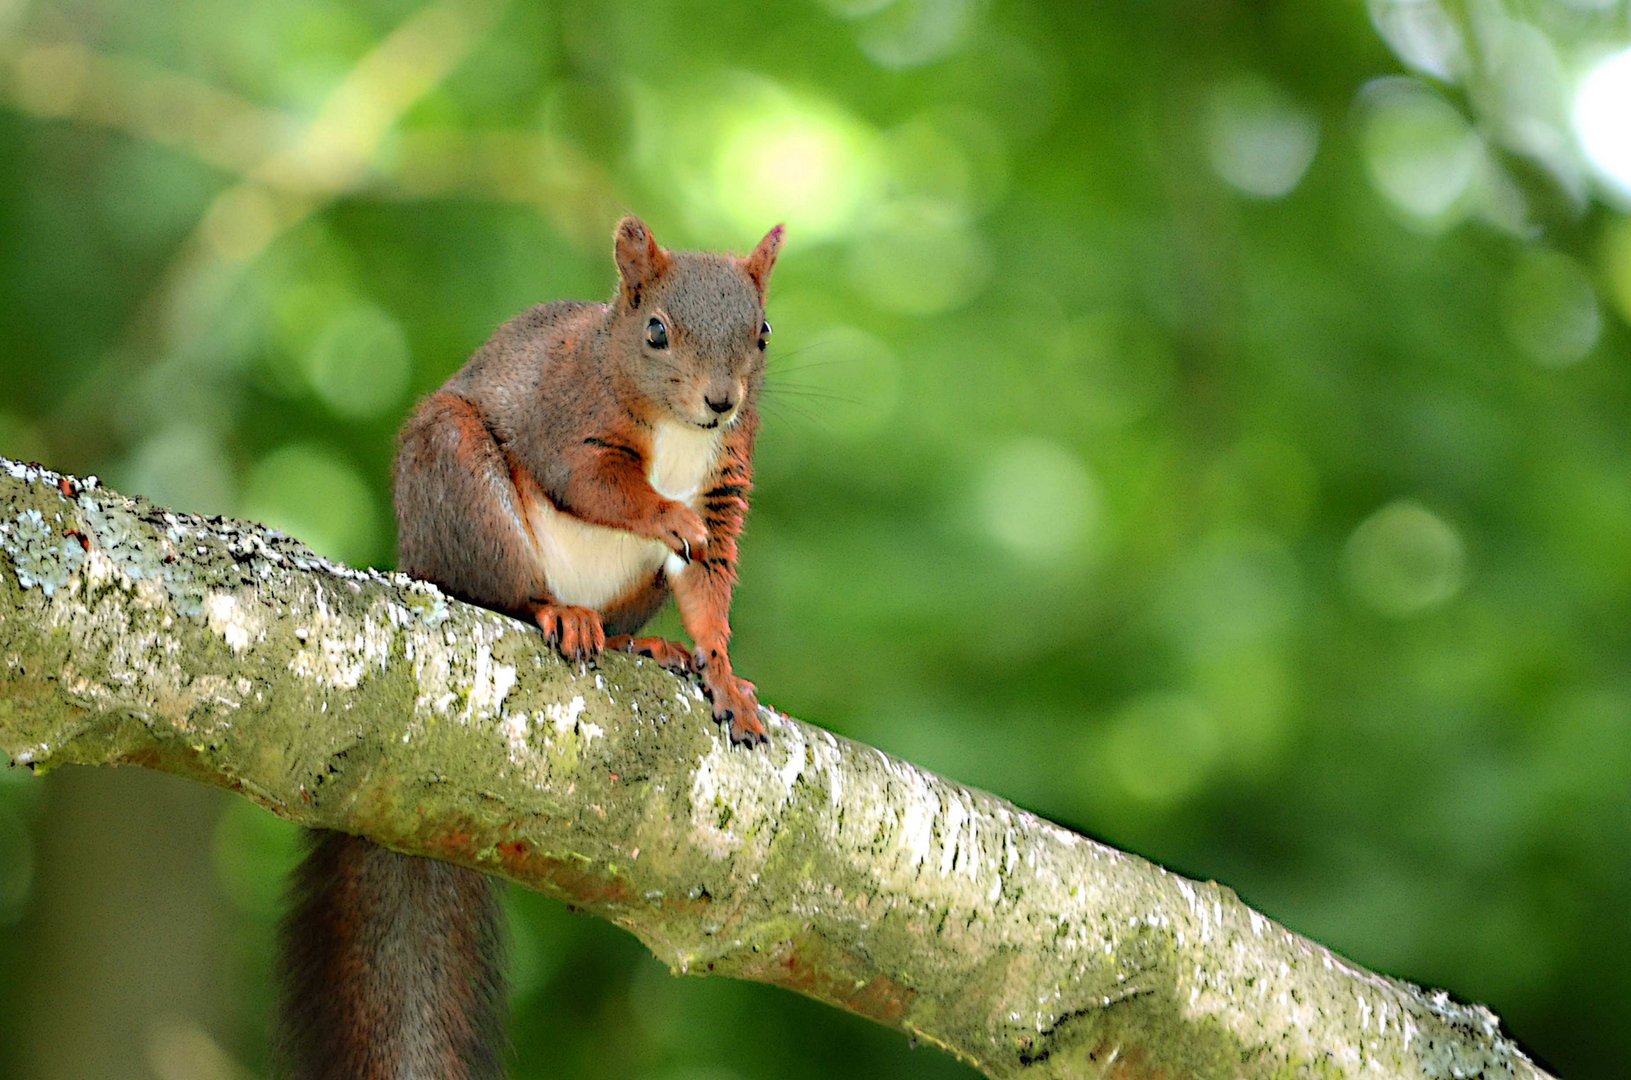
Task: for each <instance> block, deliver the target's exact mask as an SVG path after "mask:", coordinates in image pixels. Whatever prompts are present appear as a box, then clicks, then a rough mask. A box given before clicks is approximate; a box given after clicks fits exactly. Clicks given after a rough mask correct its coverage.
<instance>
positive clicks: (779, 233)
mask: <svg viewBox="0 0 1631 1080" xmlns="http://www.w3.org/2000/svg"><path fill="white" fill-rule="evenodd" d="M786 232H787V227H786V226H784V225H777V226H776V227H775V228H774V229H771V230H770V231H769V232H767V233H765V238H764V239H763V240H761V241H759V246H758V247H756V248H754V249H753V254H751V255H749V256H748V257H747V258H745V259H743V260H742V269H743V270H744V271H745V272H746V273H747V275H748V277H749V278H750V279H751V280H752V281H753V287H754V288H756V289H758V290H759V300H760V302H763V301H764V298H765V290H766V289H768V288H769V287H770V271H771V270H773V269H775V267H776V252H778V251H780V250H781V246H782V237H783V236H784V235H785V234H786Z"/></svg>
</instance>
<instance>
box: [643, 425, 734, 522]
mask: <svg viewBox="0 0 1631 1080" xmlns="http://www.w3.org/2000/svg"><path fill="white" fill-rule="evenodd" d="M719 441H720V429H719V428H714V429H713V430H712V431H704V430H702V429H701V428H699V427H697V426H696V425H695V424H677V423H675V422H674V421H672V420H662V421H659V422H658V424H657V432H656V434H655V435H653V436H652V439H651V471H650V472H648V473H647V474H646V478H647V479H648V480H650V481H651V486H652V487H654V488H656V489H657V494H659V495H661V496H662V497H663V498H665V499H673V500H674V501H675V502H682V503H685V504H686V505H687V506H694V505H695V504H696V499H697V494H698V492H699V491H700V489H701V488H702V484H703V481H705V480H707V479H708V475H709V474H710V473H712V472H713V471H714V462H715V460H717V459H718V457H719Z"/></svg>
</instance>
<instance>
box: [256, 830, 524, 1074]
mask: <svg viewBox="0 0 1631 1080" xmlns="http://www.w3.org/2000/svg"><path fill="white" fill-rule="evenodd" d="M292 893H293V895H292V897H291V906H290V911H289V914H288V916H287V917H286V918H285V920H284V922H283V926H282V941H281V950H280V956H281V963H282V977H283V986H282V1000H281V1015H280V1017H279V1024H280V1028H281V1030H280V1031H279V1033H278V1048H277V1049H278V1055H279V1058H280V1064H281V1067H282V1070H283V1073H284V1075H287V1076H289V1077H291V1078H292V1080H488V1078H497V1077H500V1076H502V1074H503V1069H502V1059H503V1049H504V1015H503V1012H504V985H503V974H502V968H501V966H500V965H501V961H502V955H501V954H502V951H503V937H502V923H501V918H502V913H501V911H500V908H499V902H498V895H499V894H498V884H497V882H495V881H493V880H492V879H491V878H488V877H487V876H486V875H484V874H478V873H476V872H475V871H474V870H467V869H465V868H463V867H460V866H453V865H450V864H448V863H443V862H436V861H433V860H430V859H420V858H414V857H412V856H408V855H399V854H397V853H396V852H394V851H390V850H387V849H386V848H383V847H380V846H379V845H378V844H375V843H373V842H372V841H369V840H365V839H363V838H362V837H358V836H348V835H346V834H344V833H335V832H316V833H312V834H311V850H310V851H309V852H308V853H307V855H306V857H305V859H304V860H303V861H302V862H301V864H300V868H299V869H298V870H297V871H296V872H295V877H294V881H293V889H292Z"/></svg>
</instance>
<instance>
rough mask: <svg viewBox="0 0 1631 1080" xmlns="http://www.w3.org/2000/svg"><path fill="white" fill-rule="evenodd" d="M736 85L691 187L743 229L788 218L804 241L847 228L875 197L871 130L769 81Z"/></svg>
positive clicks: (791, 228)
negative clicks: (698, 183) (704, 167)
mask: <svg viewBox="0 0 1631 1080" xmlns="http://www.w3.org/2000/svg"><path fill="white" fill-rule="evenodd" d="M736 89H737V90H738V92H737V93H734V94H732V95H731V101H730V104H729V107H728V108H725V109H724V116H723V119H722V121H721V126H722V131H720V132H719V134H718V135H717V136H713V135H710V136H709V139H710V142H712V143H713V144H714V145H717V146H718V147H719V151H718V156H717V158H716V160H715V161H714V165H713V169H712V170H711V175H710V177H709V178H708V180H707V182H706V184H705V185H703V186H702V187H701V188H700V189H699V190H698V191H697V192H696V194H697V195H698V196H699V197H706V201H707V202H710V203H713V204H714V205H715V207H716V208H717V210H718V211H719V212H720V213H721V214H722V215H723V216H724V217H725V218H726V219H727V220H729V221H731V222H732V223H733V224H734V226H735V227H736V228H737V229H739V230H741V231H744V232H752V231H753V230H759V231H760V232H763V231H764V230H765V229H767V228H769V227H770V226H771V225H773V224H774V223H776V222H778V221H784V220H785V221H786V222H787V223H788V228H789V229H790V230H796V233H797V235H798V237H799V239H800V242H801V243H805V244H809V243H814V242H817V241H820V240H823V239H829V238H831V237H833V236H835V235H839V234H841V233H844V232H847V231H848V230H849V229H851V228H852V227H853V226H854V223H855V221H856V220H857V218H858V217H859V216H860V214H861V213H862V212H863V211H865V210H867V209H870V208H871V206H873V205H874V204H875V202H876V200H877V198H878V197H879V196H878V191H879V189H880V185H879V183H878V179H877V149H876V147H875V146H874V145H873V144H874V140H875V135H874V134H873V132H872V131H871V130H870V129H868V128H867V127H865V126H864V125H862V124H860V123H858V122H857V121H856V120H854V119H853V118H851V117H849V116H847V115H846V114H844V113H843V112H841V111H840V110H838V109H837V108H835V107H833V106H832V105H830V104H828V103H826V102H824V101H818V100H811V99H806V98H802V97H798V96H796V95H793V94H791V93H788V92H787V91H785V90H783V89H782V88H780V87H777V86H775V85H774V84H769V83H765V82H763V81H761V80H744V81H743V83H742V85H741V86H739V87H737V88H736ZM666 167H668V165H667V163H665V168H666Z"/></svg>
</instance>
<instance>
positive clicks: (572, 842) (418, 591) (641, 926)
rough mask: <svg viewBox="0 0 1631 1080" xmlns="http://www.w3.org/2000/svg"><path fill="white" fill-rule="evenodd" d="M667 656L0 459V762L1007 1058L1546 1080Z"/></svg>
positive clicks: (1267, 926) (1114, 860)
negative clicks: (740, 735)
mask: <svg viewBox="0 0 1631 1080" xmlns="http://www.w3.org/2000/svg"><path fill="white" fill-rule="evenodd" d="M764 720H765V723H766V725H767V727H768V728H769V730H770V745H769V747H768V748H760V749H755V750H743V749H740V748H732V747H730V746H729V745H728V743H727V741H726V740H725V738H724V735H723V731H722V729H721V728H720V727H719V726H718V725H716V724H715V723H714V722H713V721H712V719H711V716H710V712H709V709H708V706H707V704H706V703H705V702H704V701H703V699H702V695H701V692H700V691H699V690H698V689H697V687H696V686H694V685H693V684H691V683H689V682H687V681H684V680H681V679H678V678H676V677H674V676H672V675H670V674H668V673H667V672H665V671H663V670H661V669H660V668H658V667H657V666H656V665H655V664H653V663H651V662H648V661H642V660H640V659H638V658H633V657H623V656H607V657H605V658H604V659H603V661H602V662H601V663H600V665H599V666H598V667H597V668H594V669H581V668H577V667H574V666H572V665H569V664H567V663H565V662H564V661H562V660H560V659H558V658H557V657H555V656H553V655H552V654H551V653H549V652H548V651H547V650H546V649H545V647H544V645H543V641H542V638H541V636H540V635H539V634H538V633H537V631H536V630H534V629H532V628H530V627H528V626H525V625H523V624H521V623H518V622H515V621H513V620H511V619H508V618H505V617H503V616H499V615H495V614H493V613H491V612H488V611H484V610H482V609H480V608H476V607H471V606H469V605H466V604H461V603H459V602H457V601H454V600H451V599H448V598H447V597H445V596H443V595H442V593H441V592H439V591H438V590H437V589H435V588H434V587H432V586H430V585H427V584H425V583H422V582H415V581H410V580H409V579H407V578H405V577H402V576H400V575H396V574H387V573H382V572H379V571H358V570H352V569H349V568H346V567H342V566H336V565H335V564H333V563H330V562H328V561H326V560H324V559H322V558H320V557H318V556H316V555H314V554H313V553H312V552H311V551H310V550H309V549H307V548H306V547H304V546H303V545H301V544H300V543H298V542H296V541H294V540H291V539H289V538H287V537H284V536H282V535H281V534H278V533H276V532H273V531H271V530H268V529H265V528H262V527H260V526H256V525H250V524H246V523H243V522H236V521H229V520H223V519H219V518H209V519H203V518H198V517H192V516H188V515H184V514H178V513H174V512H171V511H168V510H165V509H163V508H161V507H155V506H151V505H149V504H147V503H146V502H144V501H142V500H140V499H129V498H125V497H123V496H120V495H117V494H114V493H112V492H109V491H107V490H105V489H103V488H101V487H99V486H98V485H97V483H96V482H95V480H94V478H92V479H89V480H84V481H81V480H76V479H73V478H68V477H62V476H59V475H58V474H56V473H53V472H50V471H48V470H45V469H42V468H39V467H36V466H28V465H20V464H17V463H15V462H10V461H7V460H5V459H0V747H3V748H4V750H5V753H6V755H7V757H8V759H9V761H10V763H11V764H12V765H13V766H25V767H28V768H31V769H34V770H36V771H43V770H45V769H47V768H49V767H51V766H54V765H58V764H62V763H78V764H86V765H141V766H145V767H148V768H154V769H160V770H163V771H166V772H171V773H175V774H178V775H182V776H188V777H191V778H193V779H196V780H201V781H204V782H206V783H210V784H214V785H217V786H220V787H224V788H227V789H229V790H232V791H236V792H238V793H240V794H242V795H244V796H245V797H247V798H249V799H252V800H254V801H255V802H256V803H258V804H260V805H261V806H263V807H265V808H266V809H268V810H270V811H272V812H273V813H275V814H278V815H279V816H281V817H284V818H287V819H289V820H290V821H294V822H298V823H300V824H302V825H308V826H313V827H320V828H328V829H340V830H343V831H347V832H353V833H362V834H366V835H368V836H370V837H372V838H374V839H375V840H378V841H380V842H381V843H384V844H387V845H389V846H390V847H393V848H396V849H397V850H400V851H404V852H409V853H413V854H421V855H428V856H432V857H436V858H442V859H448V860H451V861H454V862H458V863H462V864H464V865H466V866H472V867H477V868H479V869H482V870H486V871H489V872H492V873H495V874H500V875H502V876H504V877H507V878H509V879H510V880H512V881H515V882H518V883H519V884H521V885H524V886H526V887H528V888H532V889H536V890H539V891H541V892H544V893H547V894H549V895H551V896H554V897H557V898H559V899H561V900H563V901H566V902H568V903H571V904H573V905H575V906H577V907H579V908H581V909H582V910H584V911H587V912H590V913H592V914H595V915H598V916H600V917H601V918H605V919H609V920H611V921H612V922H614V923H616V924H618V925H619V926H622V927H625V928H626V929H628V930H630V931H632V932H633V933H634V934H636V935H637V936H638V937H639V938H640V939H641V940H642V941H644V942H645V943H646V944H647V945H648V946H649V947H650V948H651V950H652V951H653V952H654V953H656V954H657V956H658V957H660V958H661V959H662V960H664V961H665V962H666V963H668V964H669V965H670V966H671V968H673V969H674V970H675V971H676V972H691V973H711V974H717V975H730V976H734V977H737V978H745V979H753V980H756V981H760V982H766V983H773V984H776V985H779V986H784V987H787V988H789V989H793V990H797V991H799V992H800V993H804V994H807V995H809V996H811V997H814V998H817V999H818V1000H821V1001H824V1002H828V1003H830V1004H833V1005H836V1006H838V1007H840V1008H844V1009H848V1010H850V1011H852V1012H856V1013H859V1014H861V1015H863V1016H867V1017H870V1018H872V1019H874V1020H877V1021H879V1022H880V1023H884V1024H887V1025H889V1026H891V1027H895V1028H897V1029H900V1030H902V1031H905V1032H908V1033H910V1034H911V1035H913V1036H914V1037H916V1038H918V1039H920V1040H922V1041H924V1042H928V1043H932V1044H934V1045H936V1046H939V1047H941V1048H942V1049H944V1050H946V1051H948V1052H950V1053H952V1054H954V1055H956V1056H957V1057H959V1058H961V1059H962V1060H964V1061H966V1062H968V1063H970V1064H972V1065H974V1066H975V1067H976V1068H978V1069H980V1070H981V1071H983V1072H984V1073H985V1074H986V1075H988V1076H992V1077H1010V1076H1019V1075H1027V1076H1035V1077H1127V1078H1131V1077H1204V1078H1213V1077H1218V1078H1226V1077H1293V1076H1296V1077H1302V1076H1313V1077H1378V1078H1380V1077H1390V1078H1392V1077H1434V1078H1437V1077H1445V1078H1449V1077H1457V1078H1463V1077H1484V1078H1498V1077H1499V1078H1505V1077H1542V1076H1545V1075H1546V1074H1545V1073H1544V1072H1542V1071H1541V1070H1539V1069H1538V1068H1536V1067H1535V1066H1534V1065H1533V1064H1532V1063H1531V1062H1530V1061H1529V1060H1528V1059H1527V1058H1526V1057H1524V1055H1523V1054H1522V1053H1521V1052H1520V1051H1519V1050H1518V1049H1517V1048H1516V1047H1515V1046H1514V1045H1513V1044H1512V1043H1511V1042H1510V1041H1508V1040H1507V1039H1505V1038H1504V1037H1503V1036H1502V1035H1501V1034H1500V1031H1499V1025H1498V1023H1497V1021H1496V1018H1495V1017H1494V1015H1493V1014H1491V1013H1490V1012H1489V1011H1488V1010H1487V1009H1484V1008H1482V1007H1480V1006H1476V1005H1464V1004H1461V1003H1458V1002H1455V1001H1453V1000H1451V999H1450V998H1449V996H1448V995H1446V994H1443V993H1439V992H1429V991H1424V990H1421V989H1419V988H1417V987H1415V986H1412V985H1410V984H1408V983H1404V982H1400V981H1398V980H1394V979H1390V978H1386V977H1384V976H1380V975H1376V974H1372V973H1370V972H1368V971H1365V970H1363V969H1360V968H1358V967H1356V966H1354V965H1352V964H1350V963H1348V962H1347V961H1345V960H1343V959H1341V958H1340V957H1338V956H1336V955H1334V954H1333V953H1331V952H1329V951H1328V950H1326V949H1325V948H1323V947H1321V946H1319V945H1317V944H1315V943H1314V942H1311V941H1309V940H1307V939H1306V938H1303V937H1300V936H1298V935H1297V934H1294V933H1292V932H1291V931H1289V930H1286V929H1284V928H1282V927H1280V926H1278V925H1276V924H1275V923H1273V922H1271V921H1270V920H1268V919H1267V918H1265V917H1264V916H1262V915H1260V914H1258V913H1257V912H1255V911H1252V910H1251V909H1250V908H1248V907H1246V906H1245V905H1244V904H1242V903H1241V902H1240V901H1239V899H1238V898H1237V897H1236V896H1235V895H1234V893H1233V892H1231V891H1230V890H1229V889H1227V888H1225V887H1223V886H1220V885H1218V884H1216V883H1211V882H1204V883H1203V882H1193V881H1188V880H1186V879H1184V878H1181V877H1178V876H1176V875H1173V874H1169V873H1167V872H1166V871H1164V870H1162V869H1161V868H1159V867H1157V866H1154V865H1152V864H1150V863H1148V862H1146V861H1144V860H1142V859H1139V858H1137V857H1135V856H1131V855H1126V854H1123V853H1121V852H1118V851H1116V850H1114V849H1112V848H1109V847H1106V846H1104V845H1102V844H1099V843H1096V842H1094V841H1092V840H1089V839H1087V838H1085V837H1082V836H1079V835H1076V834H1074V833H1071V832H1069V831H1067V830H1065V829H1062V828H1060V827H1059V826H1057V825H1054V824H1052V823H1051V822H1048V821H1045V820H1043V819H1041V818H1038V817H1036V816H1035V815H1032V814H1029V813H1026V812H1024V811H1022V810H1019V809H1017V808H1015V807H1014V806H1012V805H1011V804H1009V803H1007V802H1004V801H1003V800H1001V799H998V798H996V797H995V796H992V795H988V794H986V793H985V792H981V791H977V790H973V789H970V788H966V787H962V786H960V785H958V784H955V783H952V782H951V781H948V780H945V779H942V778H940V777H938V776H935V775H933V774H932V773H929V772H927V771H925V770H923V769H919V768H917V767H916V766H913V765H911V764H909V763H907V762H903V761H900V760H897V759H895V758H892V757H890V756H889V755H887V754H884V753H883V752H881V751H879V750H875V749H872V748H870V747H866V746H862V745H859V744H857V743H854V742H851V741H849V740H846V739H843V738H839V737H837V736H834V735H832V734H829V733H828V732H826V731H823V730H821V729H819V728H815V727H811V726H809V725H807V724H803V723H801V722H799V721H797V720H794V719H792V718H790V717H785V716H782V715H779V714H777V713H774V712H773V711H771V710H768V709H767V710H765V713H764Z"/></svg>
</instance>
